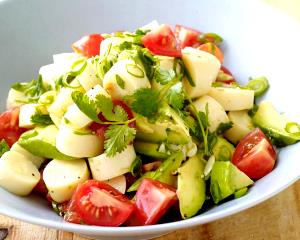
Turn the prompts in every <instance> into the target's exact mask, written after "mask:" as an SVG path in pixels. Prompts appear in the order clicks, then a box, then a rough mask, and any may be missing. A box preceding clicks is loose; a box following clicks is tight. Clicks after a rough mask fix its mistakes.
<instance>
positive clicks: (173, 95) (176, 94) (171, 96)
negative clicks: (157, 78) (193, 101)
mask: <svg viewBox="0 0 300 240" xmlns="http://www.w3.org/2000/svg"><path fill="white" fill-rule="evenodd" d="M177 86H179V87H177ZM184 99H185V96H184V93H183V91H182V85H181V84H179V85H175V86H174V87H172V88H171V89H170V90H169V91H168V93H167V100H168V103H169V104H170V105H171V106H172V107H173V108H174V109H177V110H181V109H182V108H183V106H184Z"/></svg>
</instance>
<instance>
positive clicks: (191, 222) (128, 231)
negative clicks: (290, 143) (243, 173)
mask: <svg viewBox="0 0 300 240" xmlns="http://www.w3.org/2000/svg"><path fill="white" fill-rule="evenodd" d="M299 179H300V174H299V176H297V177H296V178H294V179H291V180H290V181H288V182H286V183H285V184H283V185H282V186H281V187H279V188H278V189H276V191H273V192H271V193H269V194H264V195H263V196H262V197H261V198H257V199H255V200H254V201H251V202H250V203H248V202H245V201H244V202H241V203H239V204H238V205H233V206H229V207H227V208H224V209H221V210H219V211H218V212H215V213H210V214H209V215H208V216H205V215H201V214H200V215H197V216H194V217H192V218H189V219H184V220H179V221H176V222H168V223H161V224H155V225H147V226H133V227H127V226H123V227H122V226H121V227H103V226H91V225H79V224H74V223H68V222H64V221H63V220H62V221H54V220H43V219H40V218H38V217H33V216H28V215H27V214H23V213H21V214H20V213H16V214H12V213H11V212H10V211H9V208H7V209H4V208H2V207H0V214H3V215H6V216H9V217H12V218H15V219H18V220H21V221H24V222H28V223H32V224H35V225H40V226H45V227H50V228H54V229H57V230H63V231H70V232H76V233H84V234H93V235H95V234H101V235H109V236H119V235H122V236H130V235H132V234H142V235H144V233H147V234H155V233H161V232H162V231H164V232H170V231H173V230H179V229H184V228H191V227H194V226H197V225H201V224H205V223H209V222H212V221H215V220H218V219H222V218H225V217H228V216H231V215H234V214H236V213H239V212H241V211H243V210H246V209H249V208H251V207H253V206H255V205H258V204H259V203H262V202H264V201H266V200H268V199H270V198H271V197H273V196H274V195H276V194H278V193H279V192H281V191H283V190H284V189H286V188H287V187H289V186H291V185H292V184H293V183H295V182H296V181H298V180H299Z"/></svg>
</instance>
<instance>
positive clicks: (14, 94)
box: [6, 88, 27, 109]
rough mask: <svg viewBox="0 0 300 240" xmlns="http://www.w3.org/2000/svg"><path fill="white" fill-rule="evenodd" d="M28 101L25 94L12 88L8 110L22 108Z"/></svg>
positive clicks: (9, 94)
mask: <svg viewBox="0 0 300 240" xmlns="http://www.w3.org/2000/svg"><path fill="white" fill-rule="evenodd" d="M26 101H27V97H26V95H25V94H24V93H23V92H20V91H17V90H15V89H13V88H11V89H10V90H9V92H8V97H7V100H6V108H7V109H10V108H14V107H19V106H22V105H23V104H24V102H26Z"/></svg>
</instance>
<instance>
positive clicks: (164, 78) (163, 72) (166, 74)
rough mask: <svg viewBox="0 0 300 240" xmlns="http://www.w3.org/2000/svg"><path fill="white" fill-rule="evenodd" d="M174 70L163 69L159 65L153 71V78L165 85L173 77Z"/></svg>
mask: <svg viewBox="0 0 300 240" xmlns="http://www.w3.org/2000/svg"><path fill="white" fill-rule="evenodd" d="M175 75H176V74H175V71H174V70H173V69H169V70H167V69H163V68H161V67H157V68H156V69H155V72H154V76H153V80H155V81H156V82H158V83H160V84H161V85H165V84H167V83H168V82H170V81H171V80H172V79H173V78H174V77H175Z"/></svg>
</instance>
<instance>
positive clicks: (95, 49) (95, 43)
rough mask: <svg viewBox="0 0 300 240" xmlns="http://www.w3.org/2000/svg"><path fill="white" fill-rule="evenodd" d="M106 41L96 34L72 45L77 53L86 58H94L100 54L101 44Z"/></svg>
mask: <svg viewBox="0 0 300 240" xmlns="http://www.w3.org/2000/svg"><path fill="white" fill-rule="evenodd" d="M103 40H104V37H102V36H101V35H100V34H97V33H94V34H91V35H87V36H84V37H82V38H80V39H79V40H78V41H76V42H74V43H73V44H72V48H73V49H74V51H75V52H77V53H81V54H82V55H84V56H86V57H94V56H96V55H99V54H100V44H101V42H102V41H103Z"/></svg>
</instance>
